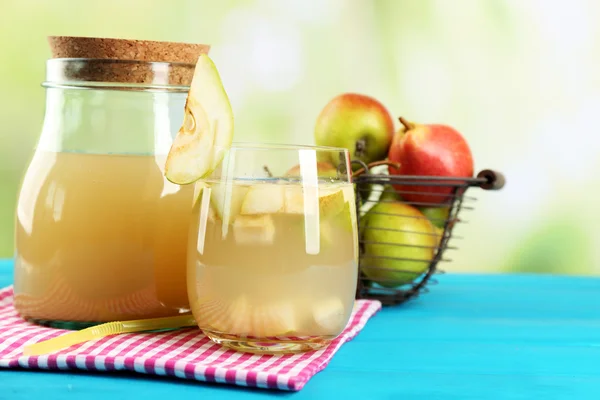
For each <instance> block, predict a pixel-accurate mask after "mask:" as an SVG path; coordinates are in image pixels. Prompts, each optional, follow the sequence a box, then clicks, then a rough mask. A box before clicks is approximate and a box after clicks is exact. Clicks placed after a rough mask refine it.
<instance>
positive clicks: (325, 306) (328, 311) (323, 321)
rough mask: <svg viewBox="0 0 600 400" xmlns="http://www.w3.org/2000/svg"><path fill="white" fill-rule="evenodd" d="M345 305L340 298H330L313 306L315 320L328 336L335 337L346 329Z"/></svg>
mask: <svg viewBox="0 0 600 400" xmlns="http://www.w3.org/2000/svg"><path fill="white" fill-rule="evenodd" d="M345 316H346V315H345V309H344V303H342V301H341V300H340V299H339V298H338V297H334V296H331V297H328V298H326V299H324V300H321V301H319V302H317V303H315V305H314V306H313V318H314V320H315V322H316V323H317V325H318V326H319V327H320V328H321V329H322V330H323V331H324V332H326V333H327V334H330V335H335V334H337V333H339V332H341V331H342V329H344V319H345Z"/></svg>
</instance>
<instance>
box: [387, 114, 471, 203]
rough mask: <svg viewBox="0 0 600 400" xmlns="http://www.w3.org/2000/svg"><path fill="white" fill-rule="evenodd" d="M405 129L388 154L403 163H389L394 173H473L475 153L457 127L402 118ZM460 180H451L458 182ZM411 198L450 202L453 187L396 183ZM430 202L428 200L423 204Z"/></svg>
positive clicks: (421, 200)
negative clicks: (472, 152)
mask: <svg viewBox="0 0 600 400" xmlns="http://www.w3.org/2000/svg"><path fill="white" fill-rule="evenodd" d="M400 122H401V123H402V125H403V126H404V129H403V130H402V131H400V132H398V133H397V134H396V135H395V136H394V139H393V141H392V144H391V146H390V150H389V152H388V158H389V159H390V161H394V162H397V163H399V164H400V167H399V168H394V167H393V166H390V167H389V169H388V170H389V173H390V174H392V175H413V176H414V175H424V176H440V177H472V176H473V157H472V155H471V150H470V148H469V145H468V143H467V141H466V140H465V139H464V137H463V136H462V135H461V134H460V133H459V132H458V131H457V130H456V129H454V128H452V127H450V126H447V125H440V124H418V123H413V122H409V121H407V120H405V119H404V118H402V117H401V118H400ZM459 182H460V181H456V180H452V179H450V180H448V181H445V183H448V184H456V183H459ZM394 187H395V188H396V190H400V191H402V197H403V198H404V199H405V200H406V201H409V202H414V203H429V204H431V205H437V204H443V203H447V202H448V201H449V200H450V199H451V195H452V191H453V187H451V186H427V185H407V184H402V185H400V184H398V185H394ZM420 205H427V204H420Z"/></svg>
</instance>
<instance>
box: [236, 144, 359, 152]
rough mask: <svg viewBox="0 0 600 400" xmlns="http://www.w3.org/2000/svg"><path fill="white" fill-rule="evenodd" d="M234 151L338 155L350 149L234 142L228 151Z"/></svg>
mask: <svg viewBox="0 0 600 400" xmlns="http://www.w3.org/2000/svg"><path fill="white" fill-rule="evenodd" d="M232 150H291V151H294V150H316V151H328V152H336V153H341V152H345V153H347V152H348V149H346V148H344V147H333V146H319V145H311V144H292V143H274V142H233V143H231V146H230V148H229V149H228V150H227V151H229V152H231V151H232Z"/></svg>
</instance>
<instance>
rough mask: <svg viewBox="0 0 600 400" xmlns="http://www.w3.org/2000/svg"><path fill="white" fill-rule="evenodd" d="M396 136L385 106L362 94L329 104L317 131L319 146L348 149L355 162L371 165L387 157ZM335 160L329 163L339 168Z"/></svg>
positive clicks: (325, 108)
mask: <svg viewBox="0 0 600 400" xmlns="http://www.w3.org/2000/svg"><path fill="white" fill-rule="evenodd" d="M393 135H394V122H393V120H392V117H391V116H390V114H389V112H388V111H387V109H386V108H385V107H384V106H383V104H381V103H380V102H379V101H377V100H376V99H374V98H372V97H370V96H366V95H363V94H358V93H344V94H341V95H338V96H336V97H334V98H333V99H332V100H331V101H330V102H329V103H327V105H326V106H325V107H324V108H323V110H322V111H321V113H320V114H319V116H318V117H317V122H316V125H315V131H314V137H315V143H316V144H317V145H319V146H333V147H343V148H346V149H348V151H349V153H350V158H351V159H353V160H361V161H363V162H365V163H367V164H368V163H371V162H373V161H378V160H382V159H384V158H385V157H386V155H387V152H388V149H389V146H390V143H391V142H392V137H393ZM332 157H333V156H332ZM335 157H336V159H335V160H333V159H332V160H328V161H330V162H331V163H333V164H334V165H337V164H338V162H339V160H338V159H337V157H338V155H337V154H335Z"/></svg>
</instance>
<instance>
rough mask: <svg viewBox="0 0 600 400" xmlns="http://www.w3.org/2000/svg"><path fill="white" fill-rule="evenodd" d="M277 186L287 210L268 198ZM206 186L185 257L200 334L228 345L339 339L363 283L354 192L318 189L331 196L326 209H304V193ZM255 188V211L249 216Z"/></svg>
mask: <svg viewBox="0 0 600 400" xmlns="http://www.w3.org/2000/svg"><path fill="white" fill-rule="evenodd" d="M276 185H277V186H278V187H280V188H282V189H281V190H283V191H284V192H285V193H286V195H285V196H286V198H287V200H290V201H288V203H286V205H285V206H284V205H281V207H280V204H279V198H278V196H279V193H280V192H279V191H278V190H279V189H277V190H276V191H275V192H273V191H272V190H270V189H269V188H272V187H274V186H276ZM206 186H207V187H208V188H210V190H207V189H203V190H202V191H201V192H200V190H199V189H198V188H197V192H198V193H199V195H198V197H197V200H196V203H195V206H194V209H193V216H192V223H191V228H190V238H189V240H190V246H189V250H190V253H189V255H188V292H189V296H190V304H191V306H192V309H193V312H194V315H195V316H196V319H197V321H198V324H199V326H200V328H201V329H202V330H203V331H204V332H205V333H206V334H208V335H209V336H211V337H212V338H213V339H216V340H217V341H221V342H223V343H225V342H227V341H232V340H236V339H242V338H256V339H261V338H274V337H276V338H277V339H278V340H280V341H286V340H289V341H293V340H298V338H302V340H308V341H310V340H315V341H319V340H327V339H331V338H334V337H335V336H337V335H338V334H339V333H341V331H342V330H343V329H344V327H345V325H346V323H347V321H348V319H349V316H350V313H351V311H352V307H353V304H354V297H355V291H356V281H357V273H358V266H357V262H358V260H357V256H358V249H357V246H358V242H357V238H356V220H355V213H353V212H350V211H351V210H352V209H351V208H350V207H354V192H353V188H352V186H351V184H340V183H335V184H334V183H331V184H328V183H322V184H321V185H319V189H318V192H319V196H321V195H323V194H324V193H330V194H332V196H331V197H330V198H329V199H330V200H332V201H330V202H329V203H328V204H326V203H327V201H326V200H328V199H325V200H324V201H323V205H322V206H321V204H319V206H321V207H320V208H316V207H315V206H316V202H313V203H312V205H313V207H311V206H310V205H307V204H306V203H304V204H303V201H306V202H307V203H310V202H311V198H313V197H315V196H316V191H313V193H312V194H309V195H308V196H307V197H304V190H303V188H302V186H301V184H299V183H292V184H288V183H281V182H280V183H253V184H242V183H240V182H234V183H233V184H232V185H230V186H226V185H225V184H214V183H213V184H210V183H207V184H206ZM257 188H258V189H261V190H256V191H255V193H254V194H255V195H256V196H254V198H255V200H256V201H255V202H254V205H253V206H250V207H246V208H248V209H249V210H244V207H245V206H248V202H246V203H245V204H244V202H245V201H247V200H248V197H249V193H250V190H253V189H257ZM262 189H265V190H262ZM294 196H295V200H294V199H292V197H294ZM311 196H313V197H311ZM274 198H275V200H273V199H274ZM323 198H324V197H323ZM294 201H295V202H296V204H295V206H294V205H293V204H292V203H293V202H294ZM290 204H292V205H290ZM252 208H254V209H252ZM248 212H250V214H245V213H248ZM225 344H226V343H225Z"/></svg>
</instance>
